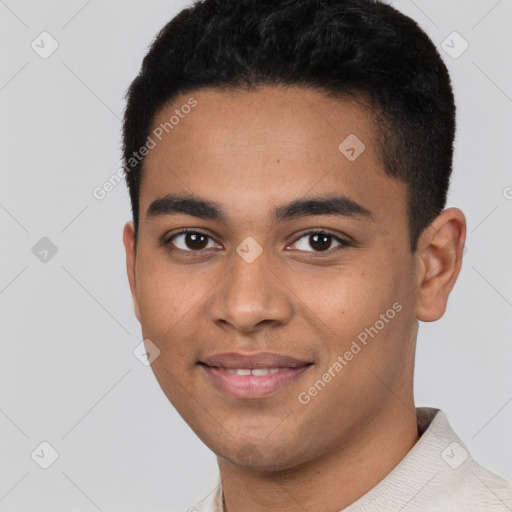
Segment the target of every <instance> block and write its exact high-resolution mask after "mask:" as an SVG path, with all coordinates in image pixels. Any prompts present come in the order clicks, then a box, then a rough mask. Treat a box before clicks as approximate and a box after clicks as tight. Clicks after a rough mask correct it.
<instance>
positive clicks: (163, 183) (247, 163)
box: [140, 86, 405, 217]
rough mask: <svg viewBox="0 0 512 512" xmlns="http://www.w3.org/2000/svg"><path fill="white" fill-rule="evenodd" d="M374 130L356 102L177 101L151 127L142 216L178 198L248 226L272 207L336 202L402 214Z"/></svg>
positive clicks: (261, 92)
mask: <svg viewBox="0 0 512 512" xmlns="http://www.w3.org/2000/svg"><path fill="white" fill-rule="evenodd" d="M190 105H194V106H193V107H190ZM376 128H377V127H376V125H375V121H374V119H373V116H372V115H371V112H370V111H369V109H368V107H366V106H363V104H361V103H360V102H359V101H355V100H354V99H332V98H327V97H326V96H325V95H323V94H322V93H321V92H319V91H317V90H308V89H300V88H289V87H267V86H266V87H261V88H259V89H257V90H255V91H245V90H237V91H222V90H220V89H203V90H199V91H195V92H193V93H190V94H186V95H180V96H179V97H176V98H174V99H173V101H171V102H169V103H168V104H166V105H164V106H163V107H162V108H161V109H160V110H159V111H158V113H157V114H156V116H155V118H154V120H153V124H152V127H151V131H150V134H149V135H150V137H151V138H152V139H153V141H154V147H153V149H151V150H150V151H149V153H148V155H147V156H146V158H145V162H144V171H143V180H142V187H141V196H140V201H141V203H140V206H141V212H142V213H144V212H145V211H146V208H147V207H148V205H149V203H150V202H151V201H154V199H156V198H158V197H162V196H163V195H165V194H166V193H175V192H181V193H189V194H194V195H198V196H202V197H205V198H210V199H212V200H215V201H216V202H218V203H222V204H225V205H227V206H229V207H230V208H232V209H233V211H237V212H238V213H240V211H241V209H244V211H246V210H247V205H248V204H251V205H253V206H252V208H253V217H254V216H255V215H256V210H261V209H263V207H266V206H270V204H271V203H273V204H276V203H280V204H281V203H283V202H285V200H287V199H291V198H292V197H293V198H296V197H300V196H305V195H308V196H311V195H314V194H319V195H326V194H331V193H333V192H339V193H342V194H343V195H346V196H348V197H350V198H351V199H353V200H355V201H357V202H358V203H359V204H362V205H365V204H372V208H368V209H369V210H370V209H372V210H375V209H376V210H381V209H382V210H385V209H386V208H388V207H394V208H395V209H396V208H398V209H400V207H403V208H402V209H403V211H405V186H404V184H402V183H401V182H398V181H397V180H395V179H394V178H391V177H389V176H388V175H386V174H385V172H384V167H383V163H382V162H381V158H380V151H379V147H378V141H377V140H376V135H375V134H376V133H377V132H378V130H377V129H376ZM377 213H378V212H377ZM398 213H403V212H398Z"/></svg>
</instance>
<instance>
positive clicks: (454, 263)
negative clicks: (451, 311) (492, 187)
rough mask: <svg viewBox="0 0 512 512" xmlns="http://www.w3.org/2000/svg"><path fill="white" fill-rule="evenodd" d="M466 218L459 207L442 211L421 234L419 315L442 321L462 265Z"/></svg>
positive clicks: (417, 315)
mask: <svg viewBox="0 0 512 512" xmlns="http://www.w3.org/2000/svg"><path fill="white" fill-rule="evenodd" d="M465 241H466V217H465V216H464V214H463V213H462V211H461V210H459V209H458V208H448V209H446V210H444V211H442V212H441V213H440V214H439V215H438V216H437V217H436V218H435V219H434V220H433V222H432V223H431V224H430V226H429V227H428V228H426V229H425V231H424V232H423V233H422V234H421V236H420V238H419V241H418V248H417V251H416V255H417V256H416V257H417V258H418V261H417V269H418V270H417V272H418V283H419V284H418V292H417V299H418V300H417V303H416V318H417V319H418V320H422V321H423V322H433V321H435V320H439V318H441V317H442V316H443V315H444V313H445V311H446V304H447V302H448V296H449V295H450V292H451V291H452V288H453V286H454V285H455V281H456V280H457V277H458V275H459V272H460V269H461V267H462V253H463V250H464V243H465Z"/></svg>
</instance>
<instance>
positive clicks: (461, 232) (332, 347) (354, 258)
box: [123, 86, 466, 512]
mask: <svg viewBox="0 0 512 512" xmlns="http://www.w3.org/2000/svg"><path fill="white" fill-rule="evenodd" d="M190 96H193V97H194V98H195V99H196V100H197V102H198V104H197V106H196V107H195V108H194V109H193V110H192V111H191V113H190V114H188V115H187V116H185V117H184V119H182V120H180V122H179V125H177V126H175V128H174V129H173V130H172V131H170V132H169V134H166V135H165V137H164V138H163V139H162V141H161V142H159V143H158V144H157V146H156V147H155V148H154V149H152V150H151V151H150V152H149V154H148V155H147V157H146V160H145V163H144V176H143V180H142V185H141V191H140V225H139V238H138V242H137V244H136V245H135V241H134V228H133V224H132V223H131V222H129V223H127V224H126V225H125V227H124V233H123V239H124V244H125V248H126V263H127V271H128V278H129V282H130V288H131V293H132V297H133V301H134V309H135V314H136V316H137V318H138V320H139V321H140V323H141V326H142V332H143V336H144V338H148V339H150V340H151V341H152V342H153V343H154V344H155V345H156V346H157V347H158V348H159V350H160V355H159V356H158V357H157V358H156V359H155V360H154V361H153V363H152V369H153V372H154V374H155V376H156V378H157V380H158V382H159V384H160V386H161V388H162V390H163V391H164V393H165V394H166V396H167V397H168V399H169V400H170V402H171V403H172V404H173V405H174V407H176V409H177V411H178V412H179V413H180V414H181V415H182V417H183V418H184V419H185V421H186V422H187V423H188V424H189V425H190V427H191V428H192V429H193V430H194V431H195V433H196V434H197V435H198V436H199V437H200V439H201V440H202V441H203V442H204V443H205V444H206V445H207V446H208V447H209V448H210V449H211V450H212V451H213V452H214V453H215V454H216V455H217V460H218V464H219V469H220V475H221V479H222V485H223V492H224V506H225V510H226V511H227V512H235V511H240V510H243V511H245V512H256V511H267V510H282V511H289V512H292V511H303V510H308V511H310V512H316V511H318V512H320V511H323V512H328V511H332V512H334V511H339V510H341V509H343V508H345V507H347V506H348V505H350V504H352V503H353V502H355V501H356V500H357V499H359V498H360V497H361V496H363V495H364V494H365V493H366V492H368V491H369V490H370V489H371V488H372V487H374V486H375V485H376V484H377V483H378V482H379V481H381V480H382V479H383V478H384V477H385V476H386V475H387V474H388V473H389V472H390V471H391V470H392V469H393V468H394V467H395V466H396V465H397V464H398V463H399V462H400V460H401V459H402V458H403V457H404V456H405V455H406V454H407V452H408V451H409V450H410V449H411V447H412V446H413V445H414V444H415V443H416V441H417V440H418V431H417V424H416V416H415V405H414V398H413V370H414V353H415V344H416V335H417V330H418V320H422V321H425V322H431V321H435V320H437V319H439V318H440V317H441V316H442V315H443V314H444V312H445V308H446V304H447V300H448V296H449V293H450V291H451V290H452V288H453V285H454V284H455V281H456V279H457V276H458V274H459V271H460V268H461V264H462V250H463V246H464V241H465V234H466V221H465V217H464V214H463V213H462V212H461V211H460V210H459V209H457V208H449V209H446V210H444V211H443V212H442V213H441V214H440V215H439V216H438V217H437V218H436V219H435V220H434V221H433V223H432V224H431V226H429V227H428V228H426V229H425V231H424V232H423V233H422V235H421V238H420V240H419V244H418V248H417V251H416V252H415V253H411V252H410V248H409V239H408V234H407V233H408V219H407V214H406V211H407V210H406V208H407V202H406V198H407V195H406V194H407V189H406V186H405V184H403V183H402V182H400V181H397V180H396V179H394V178H391V177H389V176H388V175H386V174H385V172H384V167H383V165H382V162H381V161H380V156H379V152H378V149H377V147H376V143H375V135H374V130H375V125H374V121H373V118H372V117H371V115H370V114H369V112H368V110H367V109H365V108H364V106H363V105H362V104H361V103H357V102H354V101H349V100H333V99H327V98H326V97H324V96H323V95H322V94H321V93H320V92H318V91H314V90H306V89H290V88H282V87H267V86H266V87H261V88H259V89H258V90H257V91H256V92H254V91H251V92H246V91H236V92H226V91H221V90H215V89H202V90H200V91H198V92H195V93H194V94H193V95H183V96H180V97H178V98H175V99H174V101H172V102H171V103H169V104H168V105H166V106H165V107H164V108H162V109H161V110H160V111H159V113H158V114H157V116H156V117H155V120H154V127H156V126H158V125H159V124H160V123H161V122H165V121H167V120H168V119H169V116H170V115H171V114H172V113H173V112H174V110H175V109H176V108H179V107H180V106H181V105H183V104H185V103H186V101H187V100H188V98H189V97H190ZM349 134H356V135H357V137H358V138H359V139H360V140H361V141H363V142H364V144H365V146H366V149H365V151H364V152H363V153H361V155H360V156H359V157H358V158H357V159H356V160H354V161H350V160H348V159H347V158H346V157H345V156H344V155H343V154H342V153H341V152H340V150H339V149H338V146H339V144H340V142H341V141H343V140H344V139H345V138H346V137H347V136H348V135H349ZM333 192H339V193H342V194H344V195H346V196H348V197H349V198H350V199H352V200H354V201H356V202H357V203H359V204H360V205H362V206H364V207H365V208H366V209H368V210H370V211H371V212H372V214H373V218H366V217H347V216H334V215H314V216H304V217H300V218H295V219H291V220H287V221H283V222H280V223H277V224H273V223H272V222H271V217H270V213H271V212H272V210H273V209H274V208H275V207H277V206H280V205H283V204H286V203H288V202H291V201H293V200H296V199H301V198H304V197H305V196H308V197H310V196H311V197H313V196H320V195H323V194H331V193H333ZM169 193H188V194H195V195H197V196H201V197H203V198H205V199H208V200H212V201H215V202H217V203H218V204H219V205H220V206H221V207H222V209H223V210H225V212H226V216H227V220H226V222H219V221H214V220H211V219H200V218H197V217H195V216H192V215H189V214H185V213H180V214H177V215H161V216H157V217H153V218H149V217H148V216H147V214H146V211H147V209H148V207H149V205H150V204H151V203H152V201H154V200H155V199H158V198H160V197H162V196H164V195H166V194H169ZM182 228H198V229H200V230H201V231H203V232H205V233H206V234H208V236H209V237H211V239H207V240H208V245H207V247H206V248H205V249H202V251H199V252H198V251H197V249H194V247H196V246H194V245H193V244H192V245H190V242H189V245H187V238H186V237H184V236H181V237H178V238H177V239H176V238H175V239H174V244H175V245H174V248H175V249H174V250H171V249H172V247H173V243H172V242H168V243H167V245H166V246H165V245H162V244H161V243H160V241H161V240H163V239H164V238H166V237H167V239H168V238H169V237H170V235H172V234H174V233H176V232H177V231H179V230H180V229H182ZM305 230H313V231H315V230H316V231H317V232H318V231H322V230H329V231H332V232H334V233H335V234H337V236H340V237H342V238H345V239H347V240H350V241H351V245H349V246H342V245H340V244H339V243H338V242H337V241H336V240H335V239H332V242H331V246H330V248H328V249H327V250H325V251H321V250H318V248H317V246H316V245H315V244H314V243H311V238H310V237H309V235H304V234H303V232H304V231H305ZM248 236H250V237H253V238H254V239H255V240H256V241H257V242H258V243H259V245H260V246H261V248H262V253H261V255H260V256H259V257H258V258H257V259H256V260H255V261H253V262H252V263H248V262H247V261H245V260H244V259H243V258H242V257H240V256H239V254H238V253H237V252H236V248H237V247H238V246H239V244H240V243H241V242H242V241H243V240H244V239H245V238H246V237H248ZM204 245H205V246H206V242H205V244H204ZM180 249H181V250H180ZM187 251H188V253H191V252H194V251H195V252H194V254H192V255H191V257H187V256H186V255H185V253H186V252H187ZM394 303H399V304H400V305H401V306H402V309H401V311H400V312H399V313H397V314H396V315H395V316H394V318H393V319H392V320H390V321H389V322H387V323H385V326H384V328H382V329H381V330H379V332H378V334H377V335H375V336H374V337H373V338H369V341H368V344H367V346H364V348H363V349H362V350H361V351H360V352H359V353H358V354H357V355H355V356H354V357H353V359H352V360H351V361H350V362H348V364H347V365H346V366H345V367H344V368H343V370H341V371H340V372H337V373H336V376H335V377H333V378H332V379H331V381H330V382H329V383H328V384H326V386H325V387H324V388H323V389H321V391H319V392H318V393H317V394H316V396H314V397H312V398H311V400H310V402H309V403H307V404H303V403H300V402H299V400H298V398H297V397H298V395H299V393H300V392H303V391H307V390H308V389H309V388H310V387H311V386H312V385H313V384H314V383H315V382H316V381H318V379H320V378H321V377H322V375H323V374H324V373H325V372H326V371H327V370H328V369H329V368H330V367H332V366H333V363H334V362H335V361H336V360H337V358H338V356H339V355H343V354H344V353H345V352H346V351H347V350H349V348H350V346H351V343H352V342H353V340H356V339H357V336H358V334H359V333H361V332H362V331H364V329H365V328H368V327H370V326H374V325H375V323H376V321H377V320H379V318H381V317H380V315H381V314H385V313H386V311H387V310H388V309H390V308H391V307H392V305H393V304H394ZM261 351H272V352H277V353H278V354H285V355H290V356H293V357H296V358H298V359H301V360H306V361H309V362H312V363H313V364H312V366H311V367H310V368H309V369H308V371H307V372H305V373H304V374H302V375H301V376H300V377H299V378H298V379H297V380H296V381H294V382H292V383H290V384H288V385H287V386H285V387H284V388H281V389H280V390H277V391H276V392H275V393H273V394H271V395H269V396H266V397H262V398H258V399H252V400H247V399H240V398H235V397H232V396H229V395H227V394H226V393H224V392H223V391H221V390H219V389H218V388H217V387H216V386H214V385H213V384H212V382H211V381H210V380H209V378H208V375H206V373H205V372H204V371H203V369H202V368H201V367H200V366H199V365H198V364H197V363H198V361H200V360H201V359H202V358H203V357H205V356H207V355H212V354H215V353H220V352H244V353H257V352H261ZM241 490H243V492H241Z"/></svg>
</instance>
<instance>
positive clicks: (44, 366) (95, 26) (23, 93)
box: [0, 0, 512, 512]
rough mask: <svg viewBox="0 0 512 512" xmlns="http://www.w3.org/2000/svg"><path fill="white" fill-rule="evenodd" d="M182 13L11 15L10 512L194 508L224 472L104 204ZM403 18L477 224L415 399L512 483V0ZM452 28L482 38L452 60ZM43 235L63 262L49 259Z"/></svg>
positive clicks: (7, 7)
mask: <svg viewBox="0 0 512 512" xmlns="http://www.w3.org/2000/svg"><path fill="white" fill-rule="evenodd" d="M185 5H187V4H186V3H185V2H177V1H164V0H153V1H151V2H135V1H126V0H124V1H121V0H109V1H107V0H90V1H85V0H72V1H67V2H64V1H57V0H46V1H44V2H41V1H35V0H30V1H29V0H5V1H0V52H1V66H0V109H1V110H0V114H1V124H0V130H1V132H0V141H1V142H0V144H1V151H0V173H1V187H0V229H1V248H2V251H1V255H2V257H1V265H0V315H1V320H0V340H1V354H0V361H1V363H0V364H1V370H0V443H1V444H0V510H1V511H4V512H6V511H9V512H13V511H23V512H31V511H38V512H46V511H48V512H50V511H52V512H58V511H69V510H73V511H75V512H82V511H83V512H90V511H95V510H100V511H105V512H106V511H115V510H124V511H126V512H129V511H141V510H145V511H154V512H156V511H173V510H176V511H178V510H185V509H186V508H187V507H188V506H189V505H192V504H193V503H194V502H195V500H196V499H197V498H198V497H200V496H202V494H203V492H204V491H205V489H206V487H208V485H209V484H210V483H211V481H212V479H213V477H214V475H215V473H216V471H217V467H216V461H215V458H214V456H213V454H212V453H211V452H210V451H209V450H208V449H207V448H206V447H205V446H204V445H203V444H202V443H201V442H200V441H199V440H198V439H197V438H196V437H195V435H194V434H193V433H192V432H191V431H190V429H189V428H188V427H187V425H186V424H185V423H184V422H183V420H181V418H180V417H179V416H178V415H177V413H176V412H175V411H174V410H173V408H172V406H171V405H170V404H169V403H168V401H167V399H166V398H165V396H164V394H163V393H162V391H161V389H160V387H159V386H158V384H157V382H156V380H155V378H154V376H153V374H152V372H151V370H150V368H149V367H146V366H144V365H143V364H142V363H141V362H139V360H138V359H137V358H136V357H135V356H134V355H133V353H132V351H133V350H134V348H135V347H136V346H137V345H138V344H139V343H140V342H141V339H142V338H141V334H140V326H139V325H138V323H137V321H136V319H135V317H134V315H133V312H132V303H131V297H130V293H129V287H128V283H127V278H126V270H125V263H124V249H123V246H122V240H121V232H122V226H123V224H124V222H125V221H127V220H128V219H129V216H130V210H129V201H128V194H127V191H126V188H125V185H124V183H122V184H121V185H118V186H117V187H116V188H115V189H114V190H112V191H111V192H110V193H109V194H108V195H107V197H106V198H105V199H103V200H101V201H100V200H97V199H95V198H94V197H93V195H92V191H93V189H94V188H95V187H97V186H101V184H102V183H103V182H104V181H105V180H107V179H108V178H109V177H110V176H111V175H112V174H113V173H115V171H116V170H117V169H118V168H119V166H120V127H121V119H120V118H121V116H122V112H123V108H124V100H123V96H124V93H125V91H126V88H127V87H128V84H129V82H130V81H131V80H132V79H133V78H134V77H135V75H136V73H137V72H138V69H139V66H140V63H141V60H142V58H143V56H144V54H145V52H146V50H147V46H148V44H149V43H150V42H151V40H152V38H153V37H154V36H155V35H156V33H157V31H158V30H159V29H160V28H161V27H162V26H163V25H164V24H165V23H166V22H167V21H168V20H169V19H170V18H171V17H172V16H173V15H174V14H175V13H177V12H178V11H179V10H181V8H183V7H184V6H185ZM393 5H395V6H396V7H397V8H399V9H400V10H402V11H403V12H404V13H406V14H407V15H409V16H411V17H412V18H414V19H415V20H417V21H418V22H419V24H420V25H421V26H422V27H423V28H424V29H425V30H426V31H427V32H428V34H429V35H430V36H431V37H432V39H433V40H434V42H435V43H436V44H437V45H438V47H439V48H441V50H440V51H441V54H442V55H443V57H444V59H445V61H446V62H447V64H448V66H449V69H450V72H451V75H452V78H453V81H454V88H455V94H456V100H457V105H458V133H457V139H456V152H455V166H454V176H453V182H452V191H451V194H450V197H449V203H448V206H458V207H460V208H461V209H462V210H463V211H464V212H465V213H466V216H467V219H468V239H467V252H466V256H465V261H464V265H463V269H462V272H461V275H460V277H459V281H458V283H457V285H456V287H455V290H454V291H453V294H452V296H451V299H450V302H449V306H448V311H447V314H446V315H445V316H444V317H443V318H442V319H441V320H440V321H438V322H435V323H429V324H421V326H420V335H419V347H418V357H417V371H416V399H417V405H430V406H435V407H439V408H442V409H443V410H444V411H445V412H446V413H447V415H448V418H449V420H450V423H451V424H452V426H453V427H454V429H455V431H456V432H457V433H458V434H459V436H460V437H461V438H462V440H463V441H464V442H465V443H466V444H467V445H468V447H469V448H470V450H471V451H472V453H473V455H474V457H475V458H476V459H477V460H478V461H479V462H480V463H481V464H483V465H484V466H486V467H488V468H489V469H491V470H493V471H495V472H496V473H498V474H500V475H501V476H503V477H505V478H507V479H509V480H512V437H511V435H510V433H511V432H512V403H511V402H512V372H511V371H510V368H511V365H512V344H511V343H510V328H511V323H510V319H511V317H512V315H511V313H512V272H511V265H510V261H511V255H512V237H511V235H510V234H511V227H512V188H511V187H512V174H511V170H510V164H511V162H512V150H511V146H512V144H511V141H512V133H511V132H512V128H511V122H510V120H511V113H512V98H511V97H512V83H511V74H512V70H511V62H512V61H511V58H510V52H511V49H512V31H511V30H510V23H511V20H512V0H501V1H496V0H479V1H474V0H473V1H464V2H462V1H455V0H451V1H447V0H435V1H421V0H416V1H414V2H413V1H411V0H400V1H396V2H393ZM43 31H47V32H49V33H50V34H51V36H52V37H53V38H54V39H55V40H56V41H57V42H58V44H59V47H58V49H57V50H56V51H55V52H54V53H53V54H52V55H51V56H49V57H48V58H47V59H43V58H41V57H40V56H39V54H38V53H36V52H35V51H34V50H33V49H32V48H31V43H32V41H34V40H35V41H36V43H37V44H39V46H41V47H42V46H43V44H44V48H45V51H47V50H48V49H50V48H51V46H50V42H51V41H50V40H49V39H46V40H45V42H44V43H41V38H40V37H39V34H40V33H41V32H43ZM453 31H457V32H458V33H459V34H460V35H461V36H462V37H463V38H464V39H465V40H466V41H467V42H468V43H469V48H468V49H467V51H465V52H464V53H463V54H462V55H460V56H459V57H458V58H453V57H452V56H449V55H448V54H447V53H446V52H445V51H444V50H443V49H442V47H441V45H442V42H443V41H444V40H446V38H447V36H449V35H450V34H451V33H452V32H453ZM38 41H39V43H38ZM447 41H448V44H450V45H451V46H453V48H452V49H451V50H450V51H451V52H452V54H454V52H458V51H460V49H462V46H461V44H462V43H461V40H459V39H457V37H456V38H455V39H453V37H452V38H451V39H450V38H449V39H448V40H447ZM451 41H453V42H451ZM43 237H47V238H48V239H50V240H51V242H52V243H53V244H54V245H55V246H56V248H57V253H56V254H54V255H52V252H51V250H50V252H48V253H47V254H46V253H44V252H41V251H44V249H45V247H46V248H47V249H48V247H47V245H45V244H48V241H43V242H39V241H40V239H41V238H43ZM38 242H39V244H42V245H36V244H37V243H38ZM34 246H36V249H34V251H33V247H34ZM34 252H35V253H36V254H34ZM44 257H46V261H41V260H40V258H44ZM43 441H46V442H48V443H50V444H51V445H52V446H53V447H54V448H55V450H56V451H57V452H58V455H59V456H58V458H57V460H56V461H55V462H54V463H53V464H52V465H51V466H50V467H49V468H48V469H42V468H41V467H40V466H39V465H38V464H36V462H35V460H33V458H32V457H31V453H32V452H33V451H34V450H36V453H40V460H42V459H43V458H44V457H48V456H49V453H50V452H49V450H48V449H46V452H44V451H43V452H44V453H45V455H44V457H43V456H42V455H41V453H43V452H41V451H40V450H41V448H40V447H39V445H40V443H41V442H43ZM38 447H39V448H38ZM43 448H44V447H43ZM37 449H39V452H37ZM35 459H36V460H37V457H35Z"/></svg>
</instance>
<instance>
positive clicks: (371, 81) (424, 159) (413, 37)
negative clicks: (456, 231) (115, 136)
mask: <svg viewBox="0 0 512 512" xmlns="http://www.w3.org/2000/svg"><path fill="white" fill-rule="evenodd" d="M259 85H275V86H281V85H284V86H291V87H304V88H308V89H315V90H318V91H319V92H323V93H326V94H327V95H328V96H329V97H333V98H342V97H345V98H346V97H352V98H355V99H357V100H359V101H360V103H361V105H364V106H366V107H367V108H369V111H370V112H371V113H372V114H373V115H374V119H375V120H376V123H377V124H376V133H377V134H378V137H377V143H378V147H379V151H380V155H381V159H382V164H383V167H384V169H385V172H386V173H387V174H388V175H389V176H393V177H396V178H398V179H399V180H401V181H402V182H404V183H405V184H406V185H407V193H408V194H407V205H408V211H407V214H408V221H409V240H410V248H411V252H414V251H416V248H417V241H418V238H419V236H420V234H421V233H422V231H423V230H424V229H425V227H427V226H428V225H429V224H430V223H431V222H432V220H433V219H434V218H435V217H436V216H437V215H438V214H439V213H440V212H441V211H442V210H443V208H444V206H445V203H446V198H447V192H448V186H449V181H450V174H451V170H452V157H453V142H454V138H455V104H454V97H453V91H452V86H451V82H450V76H449V74H448V70H447V68H446V65H445V64H444V62H443V60H442V58H441V56H440V55H439V52H438V51H437V49H436V47H435V45H434V44H433V42H432V41H431V40H430V38H429V37H428V36H427V34H426V33H425V32H424V31H423V30H422V29H421V28H420V27H419V25H418V24H417V23H416V22H415V21H413V20H412V19H410V18H408V17H407V16H405V15H404V14H402V13H400V12H399V11H397V10H396V9H394V8H393V7H391V6H390V5H388V4H385V3H384V2H381V1H378V0H199V1H197V2H195V3H193V4H192V5H191V6H190V7H187V8H185V9H184V10H182V11H181V12H179V13H178V14H177V15H176V16H175V17H174V18H173V19H172V20H171V21H170V22H169V23H167V24H166V25H165V26H164V27H163V28H162V29H161V30H160V32H159V33H158V35H157V36H156V38H155V40H154V41H153V43H152V45H151V47H150V49H149V52H148V53H147V55H146V56H145V58H144V60H143V63H142V67H141V70H140V73H139V75H138V76H137V77H136V78H135V80H134V81H133V82H132V83H131V85H130V87H129V89H128V92H127V94H126V99H127V105H126V109H125V114H124V124H123V159H124V162H123V163H124V166H125V173H126V174H125V176H126V181H127V184H128V188H129V192H130V199H131V205H132V214H133V221H134V225H135V236H136V237H137V233H138V224H139V192H140V184H141V180H142V174H143V163H144V159H143V158H141V157H140V155H138V158H134V155H135V154H136V153H137V152H138V151H139V150H140V148H142V147H143V146H144V145H145V144H146V143H147V140H148V137H149V135H150V129H151V126H152V122H153V120H154V118H155V116H156V114H157V113H158V111H159V109H160V108H162V107H163V106H164V104H166V103H168V102H169V101H172V100H173V98H175V97H176V96H178V95H179V94H189V93H191V92H193V91H197V90H200V89H211V88H218V89H230V90H231V89H232V90H236V89H237V88H248V89H257V86H259ZM340 142H341V141H340Z"/></svg>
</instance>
